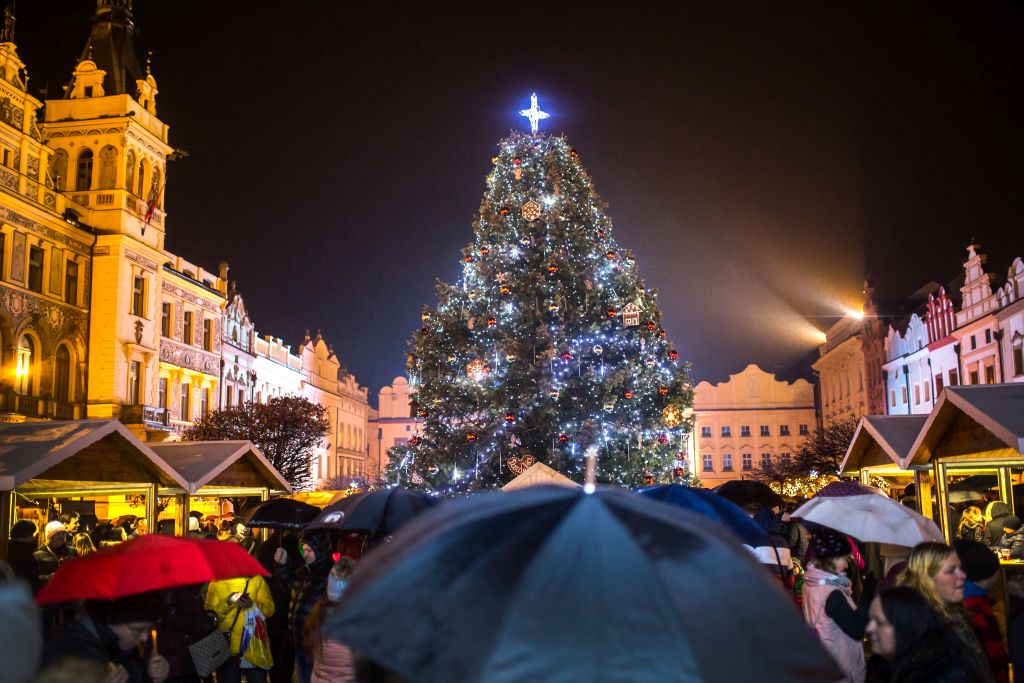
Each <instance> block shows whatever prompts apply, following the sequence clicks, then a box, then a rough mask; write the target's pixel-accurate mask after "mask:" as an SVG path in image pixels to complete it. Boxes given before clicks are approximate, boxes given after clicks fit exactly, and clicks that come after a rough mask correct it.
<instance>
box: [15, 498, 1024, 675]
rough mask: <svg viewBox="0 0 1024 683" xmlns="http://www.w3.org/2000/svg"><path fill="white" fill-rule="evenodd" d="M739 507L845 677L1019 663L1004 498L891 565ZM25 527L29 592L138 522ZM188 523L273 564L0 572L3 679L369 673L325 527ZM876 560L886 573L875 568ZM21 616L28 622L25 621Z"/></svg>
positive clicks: (970, 670) (339, 561) (1017, 547)
mask: <svg viewBox="0 0 1024 683" xmlns="http://www.w3.org/2000/svg"><path fill="white" fill-rule="evenodd" d="M747 512H748V514H749V515H750V516H751V517H752V518H753V519H754V521H756V522H757V523H758V524H759V525H760V526H761V527H762V528H763V529H764V530H765V531H766V532H768V534H769V537H770V538H771V540H772V544H773V548H772V553H771V554H772V556H773V558H774V560H772V561H764V563H765V565H766V567H768V568H769V569H770V571H771V573H772V574H773V575H774V576H775V577H776V579H777V580H779V581H780V582H781V584H782V585H783V586H784V587H786V589H787V590H791V591H793V593H794V597H795V598H796V602H797V604H798V605H799V608H800V609H802V611H803V614H804V617H805V620H806V622H807V624H808V626H809V627H810V628H812V629H813V630H814V631H815V632H816V633H817V635H818V639H819V641H820V643H821V644H822V646H823V647H824V648H825V649H826V650H827V651H828V652H829V653H830V654H831V656H832V657H833V659H834V660H835V662H836V663H837V665H838V666H839V668H840V669H841V671H842V672H843V676H844V678H843V680H844V681H847V682H849V683H883V682H884V683H917V682H921V683H924V682H935V683H968V682H982V683H990V682H991V683H1008V681H1010V680H1011V679H1010V671H1011V667H1010V664H1011V658H1012V661H1013V662H1014V663H1015V664H1016V663H1017V662H1018V661H1024V590H1022V591H1020V593H1019V595H1015V591H1014V588H1013V585H1012V584H1013V581H1012V580H1011V581H1010V584H1011V586H1010V591H1009V592H1010V595H1011V599H1010V603H1009V605H1007V606H1006V611H1005V612H1004V614H1003V617H1004V619H1005V623H1006V624H1008V626H1009V635H1010V640H1009V642H1010V647H1009V650H1008V648H1007V647H1006V646H1005V642H1006V641H1005V639H1004V637H1003V634H1002V632H1001V629H1000V623H999V620H998V619H997V616H996V614H997V612H998V610H999V609H1002V607H1001V606H1000V605H998V604H997V602H996V601H995V600H993V599H992V597H991V593H992V590H993V587H994V586H995V584H996V582H997V581H998V579H999V576H1000V563H999V559H1000V554H1001V556H1002V557H1015V558H1016V557H1020V555H1019V552H1020V551H1021V545H1022V543H1024V542H1022V541H1020V540H1019V538H1018V537H1024V532H1022V531H1021V529H1022V525H1021V522H1020V520H1019V519H1018V518H1016V517H1015V516H1014V515H1012V514H1010V513H1009V510H1008V509H1007V508H1006V507H1005V506H1004V505H1003V504H1001V503H996V504H994V505H990V506H988V508H987V509H986V510H985V511H982V510H981V509H980V508H975V509H974V510H970V509H968V510H965V511H964V514H963V515H962V517H961V520H960V523H959V525H958V527H957V531H958V534H957V535H958V536H959V540H956V541H955V542H954V543H953V545H946V544H943V543H922V544H920V545H918V546H916V547H914V548H913V549H904V553H903V557H905V559H904V560H903V561H899V562H895V563H892V566H891V567H889V566H886V565H885V564H880V563H878V562H877V558H876V561H875V562H872V561H871V555H872V553H874V554H876V555H877V554H878V550H879V549H878V548H877V547H875V546H874V545H873V544H863V543H860V542H859V541H858V540H856V539H853V538H850V537H849V536H846V535H844V534H842V533H839V532H837V531H834V530H832V529H829V528H826V527H821V526H817V525H811V524H802V523H801V522H800V521H799V520H795V519H790V518H789V517H788V515H784V514H783V515H780V514H779V512H780V511H779V510H778V509H774V510H770V509H763V508H762V509H757V510H755V509H753V508H752V507H751V508H747ZM37 533H38V528H37V527H36V525H35V523H33V522H31V521H29V520H20V521H18V522H17V523H16V524H15V525H14V527H13V528H12V530H11V551H10V555H9V559H10V565H11V567H10V574H11V578H12V579H14V578H20V579H23V580H24V583H25V584H27V585H28V587H31V589H32V590H38V588H39V587H40V586H42V585H43V584H45V582H46V581H47V580H48V578H49V577H50V576H51V575H52V574H53V573H54V572H55V571H57V568H58V567H60V565H61V564H62V563H63V562H66V561H67V560H68V559H70V558H73V557H76V556H79V555H84V554H87V553H90V552H94V551H95V548H96V547H103V546H104V545H109V544H116V543H122V542H124V541H125V540H126V539H128V538H130V537H132V536H137V535H140V534H144V533H145V529H144V527H143V528H141V529H140V527H139V525H138V523H137V522H136V523H130V522H122V523H120V524H107V525H96V527H95V528H93V529H92V530H91V533H85V532H84V531H83V530H81V529H80V520H79V519H78V517H77V516H75V515H67V516H64V517H60V518H56V519H54V520H53V521H51V522H49V523H48V524H46V526H45V527H44V529H43V532H42V533H43V538H42V539H40V540H39V541H36V534H37ZM188 535H189V536H192V537H196V538H218V539H219V540H221V541H224V542H234V543H238V544H240V545H241V546H242V547H243V548H244V549H245V550H246V551H247V552H248V553H250V554H252V555H253V556H254V557H255V558H256V559H257V560H258V561H259V562H260V563H261V564H262V565H263V567H264V568H265V569H266V570H267V572H268V574H269V578H264V577H261V576H252V577H241V578H232V579H226V580H220V581H213V582H210V583H209V584H205V585H193V586H182V587H178V588H172V589H168V590H164V591H159V592H154V593H146V594H142V595H137V596H132V597H129V598H124V599H120V600H114V601H87V602H84V603H82V604H79V605H77V606H75V607H74V608H73V609H70V610H69V611H65V612H61V613H50V612H47V611H45V610H44V611H43V612H41V613H40V611H39V610H38V608H36V607H35V604H34V603H32V602H31V599H30V598H29V599H28V601H27V602H26V601H25V600H24V599H22V598H23V597H24V596H22V597H21V598H19V597H18V594H17V592H16V591H15V592H12V589H21V590H24V588H23V587H22V585H18V584H17V582H15V581H12V582H9V583H8V584H4V585H3V586H0V588H2V590H0V604H3V605H8V606H9V605H12V604H13V605H16V608H15V609H16V610H17V613H18V614H19V615H25V614H32V613H33V612H34V614H35V616H34V617H31V616H30V617H28V618H27V619H28V620H27V621H25V622H20V623H19V622H18V621H17V619H16V618H15V617H14V616H12V623H14V624H16V627H15V628H16V631H14V632H12V633H14V634H15V638H14V639H13V640H12V641H10V642H8V641H9V639H8V638H7V637H6V636H3V637H0V643H4V644H5V645H7V646H8V647H12V648H16V649H15V650H14V651H16V652H18V653H19V654H20V658H19V662H21V663H24V661H25V658H26V654H27V655H28V659H29V661H31V659H32V656H34V655H32V653H33V652H35V650H33V648H32V645H31V643H27V644H26V643H23V642H22V641H24V640H25V638H26V637H27V636H30V635H31V634H32V631H33V629H35V630H36V631H37V632H38V633H45V644H44V645H43V646H42V649H41V650H38V656H37V661H38V662H39V664H40V665H41V672H37V667H32V668H26V669H25V671H23V672H21V674H20V678H12V679H10V680H12V681H13V682H14V683H30V682H32V681H35V682H36V683H58V682H60V681H64V680H68V681H75V683H206V682H210V683H213V681H216V683H241V681H243V680H244V681H246V683H293V681H295V680H297V681H298V682H299V683H329V682H340V683H344V682H345V681H355V680H370V679H368V678H363V677H362V676H363V673H362V672H365V671H370V672H373V671H379V669H377V668H376V666H375V665H374V664H373V663H372V662H365V661H363V660H360V658H359V657H358V655H357V654H355V653H353V652H351V651H350V650H349V648H348V647H346V646H345V645H344V644H343V643H340V642H337V641H334V640H332V639H330V638H326V637H325V636H324V633H323V629H322V626H323V624H324V623H325V622H326V621H327V620H328V619H329V617H330V615H331V613H332V611H333V610H334V609H335V608H336V606H337V604H338V602H339V600H340V599H341V597H342V595H343V593H344V590H345V586H346V584H347V582H348V578H349V576H350V575H351V573H352V571H353V569H354V566H355V562H354V560H353V559H351V558H348V557H340V556H339V555H338V553H337V551H336V544H335V543H334V542H333V540H334V539H333V538H332V537H331V536H330V535H329V534H326V533H323V532H320V533H309V534H306V535H301V536H300V535H298V534H297V533H294V532H280V531H276V532H274V533H273V534H272V535H271V536H270V537H269V538H268V540H267V541H266V542H264V543H259V542H258V541H257V539H256V538H255V537H254V536H253V534H252V533H251V531H250V530H248V529H246V528H245V527H244V525H240V524H235V523H233V522H229V523H224V524H219V525H216V526H212V527H211V526H208V525H207V526H204V525H203V524H202V523H201V521H200V520H199V519H198V518H193V521H192V523H191V525H190V531H189V534H188ZM82 536H85V537H86V539H88V541H89V543H85V542H84V540H83V539H81V538H80V537H82ZM869 565H870V566H869ZM879 567H885V568H886V569H887V571H885V572H884V575H881V576H878V577H876V571H877V569H878V568H879ZM797 577H799V580H794V579H795V578H797ZM877 579H880V580H877ZM1022 587H1024V581H1022ZM28 594H29V593H28V591H27V590H25V595H28ZM12 596H13V597H12ZM19 600H21V602H19ZM5 609H6V608H5ZM12 614H13V613H12ZM6 615H7V612H6V611H5V616H6ZM1018 619H1020V620H1022V621H1020V622H1019V621H1018ZM25 623H29V624H33V625H32V626H30V627H28V628H26V627H25ZM1017 636H1022V637H1017ZM204 643H219V649H220V650H222V651H223V655H222V656H221V657H219V658H218V657H217V656H216V655H215V654H209V653H206V654H203V653H202V652H200V651H199V650H197V648H199V649H202V648H201V647H200V646H203V644H204ZM212 650H218V647H213V648H212ZM2 656H3V653H0V657H2ZM204 658H205V659H204ZM211 658H215V659H216V662H215V663H216V666H215V667H213V668H210V667H208V666H207V665H209V663H210V661H211ZM205 668H210V670H208V671H207V670H205ZM357 670H358V671H357ZM1017 670H1018V671H1019V670H1024V669H1019V668H1018V669H1017ZM637 680H643V677H642V675H638V679H637Z"/></svg>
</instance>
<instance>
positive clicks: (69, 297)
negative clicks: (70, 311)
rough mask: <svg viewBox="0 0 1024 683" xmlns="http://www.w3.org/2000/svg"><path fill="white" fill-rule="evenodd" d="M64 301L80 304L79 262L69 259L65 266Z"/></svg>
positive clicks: (73, 304)
mask: <svg viewBox="0 0 1024 683" xmlns="http://www.w3.org/2000/svg"><path fill="white" fill-rule="evenodd" d="M64 303H66V304H71V305H72V306H77V305H78V264H77V263H75V262H74V261H68V262H67V264H66V266H65V268H64Z"/></svg>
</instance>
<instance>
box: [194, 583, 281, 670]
mask: <svg viewBox="0 0 1024 683" xmlns="http://www.w3.org/2000/svg"><path fill="white" fill-rule="evenodd" d="M253 607H257V608H259V610H260V612H262V613H263V616H264V617H270V616H272V615H273V614H274V599H273V598H272V597H271V595H270V586H268V585H267V582H266V581H264V580H263V577H262V576H253V577H250V578H239V579H225V580H223V581H213V582H211V583H210V586H209V588H207V591H206V609H208V610H211V611H213V612H214V613H215V614H216V615H217V622H218V628H220V630H221V632H222V633H224V634H226V635H227V636H228V644H229V645H230V647H231V654H232V655H234V656H233V657H231V659H229V660H228V661H227V662H225V663H224V665H223V666H221V668H220V669H218V670H217V683H240V682H241V680H242V673H243V672H244V673H245V679H246V681H247V683H266V681H267V672H268V671H269V670H270V667H271V665H272V664H273V660H272V658H271V657H270V655H269V652H268V653H267V656H263V655H262V654H257V653H253V652H252V651H246V652H244V653H243V652H242V635H243V633H244V631H245V617H246V615H245V612H246V610H249V609H251V608H253Z"/></svg>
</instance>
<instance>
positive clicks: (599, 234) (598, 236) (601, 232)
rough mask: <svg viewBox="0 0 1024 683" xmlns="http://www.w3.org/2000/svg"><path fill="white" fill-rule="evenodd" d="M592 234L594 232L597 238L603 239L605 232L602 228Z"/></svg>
mask: <svg viewBox="0 0 1024 683" xmlns="http://www.w3.org/2000/svg"><path fill="white" fill-rule="evenodd" d="M594 234H595V235H597V239H599V240H603V239H604V236H605V232H604V230H598V231H597V232H596V233H594Z"/></svg>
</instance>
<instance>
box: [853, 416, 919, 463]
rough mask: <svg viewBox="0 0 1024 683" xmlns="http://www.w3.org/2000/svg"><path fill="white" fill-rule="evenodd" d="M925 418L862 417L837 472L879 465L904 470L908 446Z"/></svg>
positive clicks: (907, 456) (915, 438)
mask: <svg viewBox="0 0 1024 683" xmlns="http://www.w3.org/2000/svg"><path fill="white" fill-rule="evenodd" d="M927 420H928V416H927V415H868V416H865V417H862V418H861V419H860V424H859V425H857V431H856V432H854V434H853V440H852V441H851V442H850V447H849V448H848V449H846V457H845V458H843V462H842V464H841V465H840V468H839V471H840V472H854V471H857V470H861V469H863V468H865V467H877V466H879V465H895V466H896V469H901V470H902V469H906V467H907V460H908V459H909V457H910V449H911V447H912V446H913V445H914V441H915V440H917V436H918V434H920V433H921V428H922V427H923V426H924V423H925V422H926V421H927Z"/></svg>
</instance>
